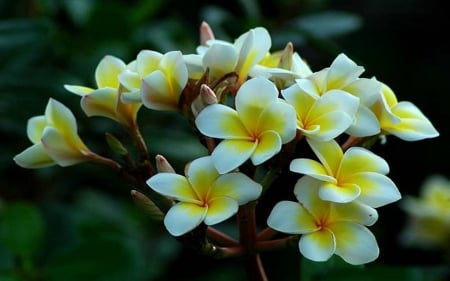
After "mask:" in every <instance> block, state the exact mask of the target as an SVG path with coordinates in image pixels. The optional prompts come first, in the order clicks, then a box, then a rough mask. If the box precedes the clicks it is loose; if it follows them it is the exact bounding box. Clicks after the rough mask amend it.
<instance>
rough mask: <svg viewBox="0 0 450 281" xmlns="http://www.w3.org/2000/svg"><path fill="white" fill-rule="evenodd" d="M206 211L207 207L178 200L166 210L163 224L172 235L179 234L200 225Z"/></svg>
mask: <svg viewBox="0 0 450 281" xmlns="http://www.w3.org/2000/svg"><path fill="white" fill-rule="evenodd" d="M207 212H208V207H203V206H199V205H196V204H191V203H185V202H179V203H177V204H176V205H174V206H172V208H170V209H169V211H168V212H167V214H166V216H165V217H164V225H165V227H166V229H167V231H169V233H170V234H172V235H173V236H181V235H183V234H185V233H186V232H188V231H190V230H192V229H194V228H195V227H197V226H198V225H200V224H201V223H202V222H203V220H204V219H205V217H206V214H207Z"/></svg>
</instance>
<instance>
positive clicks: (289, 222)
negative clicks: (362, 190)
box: [267, 184, 379, 265]
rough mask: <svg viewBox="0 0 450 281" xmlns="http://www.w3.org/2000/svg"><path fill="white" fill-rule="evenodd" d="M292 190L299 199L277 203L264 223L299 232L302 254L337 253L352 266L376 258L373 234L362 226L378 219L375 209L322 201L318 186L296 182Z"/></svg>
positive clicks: (322, 255)
mask: <svg viewBox="0 0 450 281" xmlns="http://www.w3.org/2000/svg"><path fill="white" fill-rule="evenodd" d="M294 193H295V196H296V198H297V200H298V202H293V201H281V202H278V203H277V204H276V205H275V207H274V208H273V210H272V212H271V213H270V215H269V217H268V219H267V224H268V225H269V226H270V227H271V228H273V229H275V230H278V231H280V232H284V233H289V234H302V236H301V237H300V240H299V244H298V246H299V250H300V252H301V253H302V254H303V256H305V257H306V258H308V259H310V260H313V261H326V260H328V259H329V258H331V256H332V255H333V254H336V255H338V256H340V257H341V258H342V259H344V260H345V261H346V262H347V263H350V264H354V265H356V264H365V263H368V262H371V261H373V260H375V259H376V258H377V257H378V255H379V248H378V245H377V241H376V239H375V236H374V235H373V234H372V233H371V232H370V231H369V229H367V227H365V226H370V225H372V224H374V223H375V222H376V221H377V219H378V213H377V212H376V210H375V209H373V208H371V207H368V206H366V205H363V204H359V203H357V202H352V203H347V204H337V203H332V202H329V201H323V200H321V199H320V198H319V196H318V193H319V191H318V186H305V185H300V184H297V185H296V186H295V189H294Z"/></svg>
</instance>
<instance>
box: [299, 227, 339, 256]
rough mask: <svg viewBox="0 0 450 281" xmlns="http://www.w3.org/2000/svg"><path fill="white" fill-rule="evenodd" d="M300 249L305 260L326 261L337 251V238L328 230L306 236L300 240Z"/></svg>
mask: <svg viewBox="0 0 450 281" xmlns="http://www.w3.org/2000/svg"><path fill="white" fill-rule="evenodd" d="M299 249H300V252H301V253H302V254H303V255H304V256H305V258H308V259H310V260H313V261H326V260H328V259H329V258H331V256H332V255H333V254H334V252H335V251H336V237H335V235H334V234H333V232H331V231H329V230H327V229H322V230H319V231H315V232H312V233H308V234H304V235H303V236H302V237H301V238H300V241H299Z"/></svg>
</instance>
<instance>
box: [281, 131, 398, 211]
mask: <svg viewBox="0 0 450 281" xmlns="http://www.w3.org/2000/svg"><path fill="white" fill-rule="evenodd" d="M307 141H308V142H309V145H310V146H311V148H312V149H313V151H314V153H315V154H316V156H317V157H318V158H319V160H320V162H318V161H316V160H312V159H307V158H298V159H294V160H292V162H291V164H290V170H291V171H293V172H296V173H301V174H304V175H305V176H304V177H302V178H301V179H300V180H299V183H298V184H299V185H301V186H303V185H304V186H309V185H318V186H319V197H320V198H321V199H322V200H327V201H332V202H337V203H347V202H351V201H354V200H358V201H359V202H361V203H363V204H366V205H368V206H371V207H374V208H376V207H380V206H383V205H386V204H389V203H392V202H395V201H397V200H399V199H400V198H401V195H400V192H399V191H398V189H397V187H396V186H395V184H394V183H393V182H392V180H391V179H389V178H388V177H387V176H385V175H386V174H387V173H388V172H389V166H388V164H387V163H386V161H385V160H384V159H383V158H381V157H379V156H377V155H376V154H374V153H373V152H371V151H370V150H367V149H365V148H362V147H351V148H349V149H348V150H347V151H345V153H343V152H342V149H341V147H340V146H339V145H338V143H337V142H336V141H334V140H332V141H328V142H317V141H311V140H308V139H307Z"/></svg>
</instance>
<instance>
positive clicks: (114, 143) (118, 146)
mask: <svg viewBox="0 0 450 281" xmlns="http://www.w3.org/2000/svg"><path fill="white" fill-rule="evenodd" d="M105 136H106V142H107V143H108V145H109V147H110V148H111V149H112V150H113V151H114V152H115V153H117V154H119V155H120V156H125V155H128V150H127V149H126V148H125V147H124V146H123V144H122V143H121V142H120V141H119V140H118V139H117V138H116V137H115V136H113V135H111V134H110V133H106V134H105Z"/></svg>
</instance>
